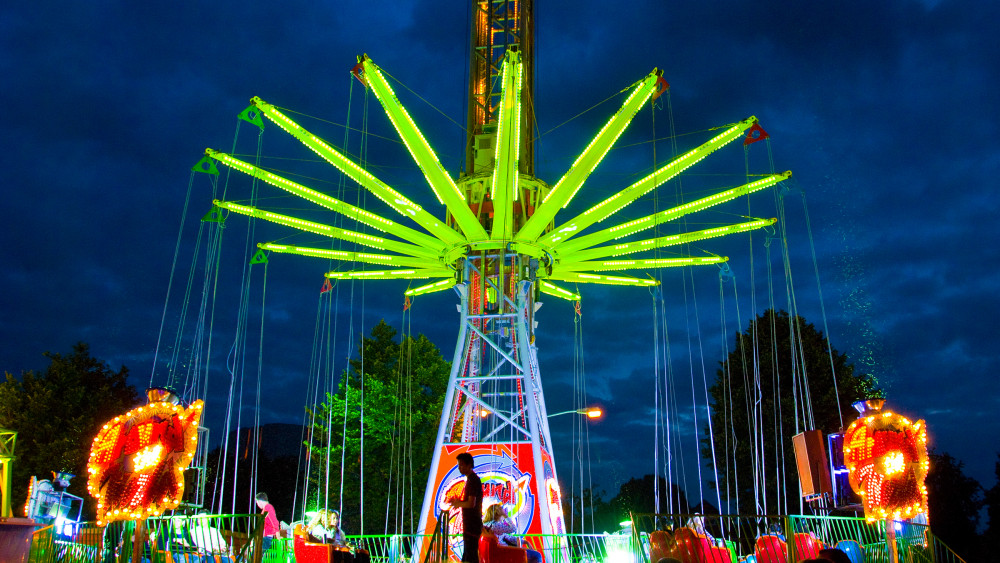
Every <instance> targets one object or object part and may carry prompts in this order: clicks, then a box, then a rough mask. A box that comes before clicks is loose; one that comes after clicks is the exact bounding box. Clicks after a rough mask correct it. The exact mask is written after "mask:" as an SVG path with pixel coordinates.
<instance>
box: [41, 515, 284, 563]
mask: <svg viewBox="0 0 1000 563" xmlns="http://www.w3.org/2000/svg"><path fill="white" fill-rule="evenodd" d="M263 530H264V516H263V515H261V514H232V515H222V516H219V515H211V516H210V515H198V516H164V517H159V518H149V519H147V520H146V521H145V523H144V524H143V525H142V526H141V528H140V533H139V540H138V541H136V523H135V522H129V521H125V522H117V521H116V522H111V523H109V524H108V525H106V526H102V527H99V526H97V525H96V524H94V523H92V522H82V523H80V524H78V525H72V524H70V525H63V528H62V529H56V528H54V527H52V526H47V527H45V528H41V529H39V530H37V531H36V532H35V533H34V535H33V537H32V542H31V551H30V553H29V556H28V561H29V562H30V563H125V562H131V561H132V560H133V552H134V551H135V550H136V549H139V550H142V551H141V554H139V560H140V561H142V562H143V563H196V562H197V563H242V562H247V563H264V562H267V563H277V562H279V561H280V562H282V563H285V561H286V560H285V558H284V557H283V547H282V545H281V544H280V543H279V544H277V545H272V546H271V549H270V550H267V551H266V552H265V550H264V549H263V539H264V538H263ZM289 552H290V551H289ZM272 554H274V555H273V556H272Z"/></svg>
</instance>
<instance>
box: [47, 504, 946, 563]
mask: <svg viewBox="0 0 1000 563" xmlns="http://www.w3.org/2000/svg"><path fill="white" fill-rule="evenodd" d="M211 530H214V532H213V531H211ZM57 532H58V531H57V530H54V529H53V528H52V527H51V526H49V527H45V528H41V529H39V530H37V531H36V532H35V534H34V536H33V542H32V546H31V554H30V559H29V561H31V562H33V563H76V562H80V563H83V562H87V563H91V562H99V563H124V562H130V561H132V552H133V550H134V549H136V547H135V546H139V547H138V549H142V550H143V551H142V553H141V555H140V557H139V559H140V560H141V561H143V562H144V563H145V562H148V563H195V562H197V563H243V562H247V563H251V562H252V563H292V562H294V561H295V550H294V542H293V540H292V539H290V538H275V539H273V540H272V541H270V542H268V543H269V544H270V545H269V547H268V548H267V549H264V541H263V537H262V533H263V516H262V515H259V514H255V515H226V516H184V517H178V516H174V517H163V518H155V519H153V518H151V519H149V520H147V521H146V524H145V530H140V541H138V542H136V539H135V535H136V534H135V525H134V523H132V522H112V523H111V524H109V525H107V526H105V527H103V528H98V527H97V526H95V525H93V524H82V525H80V526H79V528H78V529H77V530H75V531H74V533H73V534H72V535H71V536H64V535H61V534H59V533H57ZM430 537H431V536H430V535H416V534H407V535H398V534H397V535H353V536H347V542H348V543H349V544H350V545H352V546H353V547H354V548H355V550H362V549H363V550H364V551H365V552H366V553H367V554H368V558H369V559H370V562H371V563H425V562H427V561H431V562H433V563H445V562H446V561H447V560H448V558H449V557H450V558H453V559H456V560H457V559H458V557H460V555H461V554H457V555H456V554H453V553H450V552H448V551H447V550H444V551H440V552H439V553H437V554H436V555H432V556H430V557H428V556H427V554H423V553H421V550H422V549H425V546H426V545H427V541H428V540H429V539H430ZM522 537H523V539H524V541H525V544H526V547H528V548H529V549H533V550H535V551H538V552H540V553H541V554H542V558H543V561H544V563H657V562H658V561H659V560H660V559H661V558H664V557H673V558H675V559H677V560H679V561H681V562H682V563H739V562H742V561H747V562H749V563H798V562H800V561H803V560H805V559H809V558H815V557H817V556H818V551H819V550H820V549H828V548H838V549H840V550H841V551H844V553H845V554H846V555H847V556H848V558H849V559H850V560H851V562H852V563H892V555H891V553H892V549H891V548H892V547H894V548H895V552H896V557H897V559H896V560H897V561H898V562H899V563H964V561H963V560H962V559H961V558H960V557H959V556H958V555H957V554H955V552H954V551H952V550H951V549H950V548H949V547H948V546H946V545H945V544H943V543H942V542H941V541H940V540H938V539H937V538H936V537H935V536H934V535H933V534H932V533H931V532H930V530H929V529H928V527H927V526H922V525H919V524H902V525H896V526H893V529H892V530H889V531H888V533H887V530H886V527H885V523H884V522H881V521H878V522H872V523H869V522H866V521H865V520H864V519H863V518H849V517H833V516H827V517H819V516H713V515H692V514H680V515H678V514H636V515H633V517H632V520H631V526H626V527H624V528H623V529H622V530H621V531H618V532H615V533H611V534H564V535H541V534H528V535H524V536H522ZM439 539H440V538H439Z"/></svg>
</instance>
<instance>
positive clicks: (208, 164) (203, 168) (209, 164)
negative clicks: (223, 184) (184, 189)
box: [191, 156, 219, 176]
mask: <svg viewBox="0 0 1000 563" xmlns="http://www.w3.org/2000/svg"><path fill="white" fill-rule="evenodd" d="M191 171H192V172H203V173H205V174H215V175H216V176H218V175H219V169H218V168H217V167H216V166H215V160H213V159H211V158H210V157H208V156H203V157H201V160H199V161H198V162H197V163H195V165H194V166H192V167H191Z"/></svg>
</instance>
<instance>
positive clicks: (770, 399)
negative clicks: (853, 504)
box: [702, 310, 876, 514]
mask: <svg viewBox="0 0 1000 563" xmlns="http://www.w3.org/2000/svg"><path fill="white" fill-rule="evenodd" d="M833 372H835V373H836V388H835V386H834V374H833ZM758 389H759V391H758ZM875 392H876V390H875V388H874V382H873V381H872V379H871V378H870V377H869V376H867V375H866V374H856V373H854V366H853V365H852V364H850V363H848V359H847V356H845V355H844V354H841V353H840V352H838V351H837V350H836V349H834V348H832V346H829V345H828V343H827V340H826V337H825V336H824V335H823V333H822V332H820V331H818V330H817V329H816V327H814V326H813V325H812V324H811V323H809V322H807V321H806V320H805V319H804V318H802V317H799V316H794V317H793V316H790V315H789V314H788V313H787V312H785V311H777V312H776V311H773V310H767V311H765V312H764V313H763V314H761V315H760V316H758V317H757V318H756V319H753V320H752V321H751V322H750V325H749V326H748V328H747V329H746V330H745V331H743V332H740V333H737V334H736V338H735V345H734V347H733V350H732V352H730V353H729V356H728V357H727V358H726V359H725V360H724V361H722V362H720V363H719V369H718V371H717V372H716V379H715V383H714V384H713V385H712V386H711V387H710V388H709V394H710V396H711V400H712V416H711V421H712V425H711V433H709V432H708V428H706V436H709V435H710V436H711V438H712V440H709V438H705V439H703V447H702V456H703V458H705V459H706V460H709V461H710V460H711V459H712V450H711V444H712V443H713V442H714V445H715V459H716V460H717V464H718V469H717V471H718V476H719V479H720V482H719V483H718V484H717V486H719V487H721V488H722V490H723V491H727V490H728V491H729V493H730V495H731V496H735V497H738V499H739V507H740V511H741V512H743V513H755V512H757V510H758V508H757V507H756V506H755V505H756V504H760V506H761V507H764V506H766V507H767V512H768V513H771V514H776V513H786V512H787V510H788V509H789V508H794V509H795V510H798V497H799V485H798V474H797V472H796V468H795V454H794V450H793V446H792V440H791V437H792V435H793V434H795V433H796V429H798V431H803V430H811V429H814V428H815V429H819V430H822V431H823V434H824V435H826V434H829V433H831V432H837V431H838V430H840V429H841V413H842V414H843V417H844V423H845V424H846V423H849V422H850V421H851V420H853V419H854V417H855V415H856V411H854V409H853V408H851V403H853V402H855V401H857V400H859V399H865V398H870V397H871V396H872V394H873V393H875ZM807 401H808V402H807ZM810 407H811V412H812V415H813V420H814V422H815V425H814V426H813V425H812V424H811V423H809V421H808V419H807V418H805V417H804V416H803V412H808V409H809V408H810ZM759 438H762V439H759ZM755 448H757V450H756V451H757V459H762V460H763V464H764V469H765V471H763V474H764V475H765V482H764V484H763V485H760V484H759V483H758V484H756V485H755V483H754V481H753V479H752V475H753V470H752V467H753V463H754V462H753V458H754V451H755ZM760 449H762V450H763V452H762V453H761V451H760ZM782 462H783V464H784V471H783V472H782V471H781V469H782ZM755 492H756V493H757V494H758V495H760V497H759V500H758V499H757V498H755Z"/></svg>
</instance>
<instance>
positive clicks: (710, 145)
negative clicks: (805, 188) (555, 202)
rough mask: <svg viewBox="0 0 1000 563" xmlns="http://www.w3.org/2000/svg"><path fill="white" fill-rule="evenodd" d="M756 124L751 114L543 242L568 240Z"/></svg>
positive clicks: (578, 217) (572, 221)
mask: <svg viewBox="0 0 1000 563" xmlns="http://www.w3.org/2000/svg"><path fill="white" fill-rule="evenodd" d="M754 123H757V118H756V117H749V118H747V119H744V120H743V121H741V122H739V123H737V124H736V125H733V126H732V127H729V128H727V129H726V130H725V131H723V132H722V133H719V134H718V135H716V136H715V137H713V138H712V139H711V140H709V141H708V142H707V143H705V144H703V145H701V146H700V147H697V148H695V149H692V150H690V151H688V152H687V153H685V154H683V155H681V156H679V157H677V158H675V159H674V160H672V161H671V162H670V163H668V164H667V165H665V166H663V167H662V168H660V169H659V170H657V171H655V172H653V173H652V174H650V175H649V176H646V177H645V178H643V179H642V180H639V181H638V182H636V183H634V184H632V185H631V186H629V187H627V188H625V189H624V190H622V191H620V192H618V193H616V194H615V195H613V196H611V197H609V198H608V199H606V200H604V201H602V202H601V203H598V204H597V205H595V206H593V207H591V208H590V209H588V210H586V211H584V212H583V213H581V214H579V215H577V216H576V217H574V218H573V219H571V220H569V221H567V222H566V223H563V224H562V225H560V226H558V227H556V228H555V229H554V230H553V231H552V232H550V233H549V234H547V235H545V236H544V237H542V238H541V239H540V242H542V243H543V244H555V243H556V242H559V241H561V240H566V239H568V238H570V237H572V236H574V235H576V234H577V233H579V232H580V231H582V230H583V229H586V228H587V227H589V226H590V225H593V224H594V223H596V222H598V221H601V220H603V219H605V218H607V217H609V216H611V215H612V214H613V213H615V212H617V211H618V210H620V209H621V208H623V207H625V206H626V205H628V204H630V203H632V202H633V201H635V200H637V199H639V198H640V197H642V196H643V195H645V194H647V193H649V192H650V191H652V190H653V189H655V188H656V187H657V186H660V185H661V184H663V183H664V182H667V181H668V180H670V179H671V178H673V177H674V176H677V175H678V174H680V173H681V172H683V171H684V170H686V169H688V168H689V167H691V166H692V165H694V164H695V163H696V162H698V161H700V160H701V159H703V158H705V157H706V156H708V155H709V154H711V153H712V152H714V151H715V150H717V149H719V148H721V147H723V146H724V145H726V144H727V143H730V142H732V141H734V140H736V139H737V138H739V137H740V136H742V135H743V132H744V131H746V130H747V129H749V128H751V127H753V124H754Z"/></svg>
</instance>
